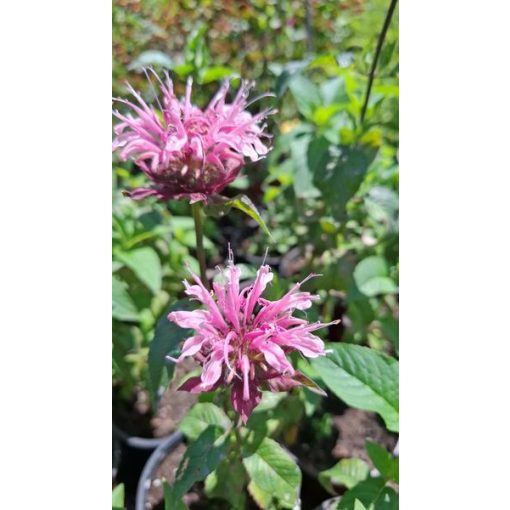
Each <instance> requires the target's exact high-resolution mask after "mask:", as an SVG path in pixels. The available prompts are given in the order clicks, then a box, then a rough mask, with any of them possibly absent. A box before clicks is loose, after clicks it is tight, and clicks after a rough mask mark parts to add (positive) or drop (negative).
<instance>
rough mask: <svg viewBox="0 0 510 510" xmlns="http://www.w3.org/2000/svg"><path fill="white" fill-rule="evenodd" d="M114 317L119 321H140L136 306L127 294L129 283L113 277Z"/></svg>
mask: <svg viewBox="0 0 510 510" xmlns="http://www.w3.org/2000/svg"><path fill="white" fill-rule="evenodd" d="M112 317H113V318H114V319H117V320H119V321H133V322H134V321H138V319H139V315H138V310H137V309H136V306H135V304H134V302H133V300H132V299H131V296H130V295H129V294H128V292H127V283H126V282H123V281H121V280H119V279H118V278H117V277H116V276H112Z"/></svg>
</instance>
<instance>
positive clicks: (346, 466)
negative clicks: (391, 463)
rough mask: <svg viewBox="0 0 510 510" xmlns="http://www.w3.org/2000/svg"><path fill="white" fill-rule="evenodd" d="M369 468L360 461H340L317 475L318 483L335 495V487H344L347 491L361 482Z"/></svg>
mask: <svg viewBox="0 0 510 510" xmlns="http://www.w3.org/2000/svg"><path fill="white" fill-rule="evenodd" d="M369 471H370V468H369V466H368V464H367V463H366V462H364V461H363V460H361V459H355V458H353V459H342V460H341V461H340V462H338V463H337V464H335V465H334V466H333V467H331V468H329V469H326V470H325V471H321V472H320V473H319V482H320V483H321V484H322V486H323V487H324V488H325V489H326V490H327V491H328V492H330V493H331V494H336V493H337V492H336V491H335V488H334V486H335V485H345V486H346V487H347V488H348V489H351V488H352V487H354V486H355V485H356V484H357V483H359V482H361V481H363V480H365V479H366V477H367V476H368V473H369Z"/></svg>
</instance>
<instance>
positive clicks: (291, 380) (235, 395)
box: [168, 261, 338, 423]
mask: <svg viewBox="0 0 510 510" xmlns="http://www.w3.org/2000/svg"><path fill="white" fill-rule="evenodd" d="M192 276H193V279H194V281H195V285H190V284H189V283H188V282H186V281H185V282H184V284H185V287H186V294H188V295H189V296H193V297H194V298H196V299H198V301H200V302H201V303H202V304H203V305H204V306H205V309H199V310H195V311H177V312H172V313H170V314H169V316H168V318H169V320H171V321H173V322H175V323H176V324H178V325H179V326H180V327H182V328H192V329H194V330H195V333H196V334H195V336H192V337H191V338H188V339H187V340H186V341H185V342H184V345H183V347H182V352H181V354H180V356H179V358H178V359H173V358H170V359H172V360H173V361H176V362H179V361H182V360H183V359H184V358H186V357H187V356H191V357H193V358H194V359H195V360H196V361H197V362H198V363H199V364H200V365H201V366H202V373H201V375H200V376H197V377H191V378H190V379H188V380H187V381H185V383H184V384H183V385H182V386H181V388H180V389H182V390H186V391H190V392H193V393H199V392H203V391H211V390H213V389H216V388H218V387H219V386H221V385H231V386H232V393H231V399H232V405H233V407H234V409H235V410H236V411H237V412H238V413H239V414H240V416H241V419H242V421H243V422H244V423H246V421H247V420H248V417H249V416H250V414H251V412H252V411H253V409H254V408H255V406H257V404H258V403H259V402H260V399H261V396H262V394H261V389H266V390H271V391H286V390H289V389H291V388H293V387H295V386H299V385H306V386H311V387H316V385H315V384H314V383H313V381H311V380H310V379H308V378H307V377H306V376H304V374H302V373H300V372H298V371H297V370H295V369H294V367H293V366H292V364H291V363H290V362H289V360H288V359H287V356H286V355H287V354H289V353H290V352H292V351H299V352H300V353H301V354H303V355H304V356H306V357H309V358H315V357H317V356H323V355H324V354H326V351H325V350H324V343H323V342H322V340H321V339H320V338H318V337H317V336H315V335H313V334H312V332H313V331H315V330H317V329H319V328H323V327H325V326H328V325H329V324H323V323H320V322H316V323H313V324H310V323H308V321H307V320H305V319H303V318H298V317H293V315H292V314H293V312H294V311H295V310H306V309H307V308H310V306H312V301H314V300H316V299H318V296H315V295H312V294H310V293H309V292H302V291H300V286H301V284H302V283H304V281H306V280H304V281H303V282H301V283H297V284H296V285H294V286H293V287H292V288H291V289H290V291H289V292H288V293H287V294H285V295H284V296H283V297H282V298H280V299H278V300H277V301H268V300H267V299H264V298H262V297H261V296H262V293H263V292H264V290H265V288H266V286H267V284H268V283H269V282H270V281H271V280H272V278H273V274H272V273H271V270H270V268H269V266H267V265H263V266H261V267H260V269H259V270H258V272H257V277H256V279H255V281H254V283H253V285H251V286H250V287H247V288H245V289H243V290H240V285H239V277H240V271H239V269H238V268H237V267H236V266H235V265H234V264H233V262H232V261H229V264H228V265H227V268H226V269H225V270H224V279H225V283H224V284H221V283H214V284H213V289H214V292H212V293H211V292H209V291H208V290H207V289H206V288H205V287H204V285H203V283H202V282H201V281H200V278H199V277H198V276H196V275H195V274H193V273H192ZM311 276H313V275H311ZM311 276H310V277H311ZM310 277H308V278H310ZM308 278H307V279H308ZM337 322H338V321H334V322H332V323H330V324H336V323H337ZM316 388H317V389H318V387H316Z"/></svg>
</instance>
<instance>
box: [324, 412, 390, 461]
mask: <svg viewBox="0 0 510 510" xmlns="http://www.w3.org/2000/svg"><path fill="white" fill-rule="evenodd" d="M333 426H334V427H335V428H336V429H337V430H338V432H339V434H338V439H337V442H336V444H335V446H334V448H333V451H332V455H333V457H335V459H344V458H349V457H358V458H360V459H363V460H365V461H367V462H369V463H371V462H370V459H369V457H368V455H367V453H366V450H365V440H367V439H370V440H371V441H374V442H376V443H379V444H380V445H382V446H384V447H385V448H386V449H387V450H389V451H393V449H394V448H395V445H396V444H397V436H396V435H395V434H392V433H391V432H388V431H387V430H386V429H385V428H384V425H382V424H381V421H380V419H379V418H378V416H377V415H376V414H374V413H369V412H366V411H361V410H359V409H352V408H351V409H347V410H346V411H345V412H344V413H343V414H342V415H341V416H334V417H333Z"/></svg>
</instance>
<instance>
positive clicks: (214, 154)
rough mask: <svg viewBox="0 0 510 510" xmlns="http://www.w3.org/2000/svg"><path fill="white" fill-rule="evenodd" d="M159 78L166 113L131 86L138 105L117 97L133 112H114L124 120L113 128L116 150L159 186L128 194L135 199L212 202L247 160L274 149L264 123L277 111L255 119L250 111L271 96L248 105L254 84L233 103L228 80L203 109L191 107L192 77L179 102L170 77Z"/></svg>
mask: <svg viewBox="0 0 510 510" xmlns="http://www.w3.org/2000/svg"><path fill="white" fill-rule="evenodd" d="M154 74H155V73H154ZM147 76H148V75H147ZM155 76H156V79H157V80H158V82H159V86H160V89H161V94H162V103H161V102H160V101H159V99H158V98H157V97H156V100H157V103H158V105H159V109H160V112H161V113H159V112H158V111H157V110H156V109H155V108H153V107H152V106H149V105H147V103H146V102H145V101H144V100H143V99H142V97H141V96H140V94H138V93H137V92H136V91H135V90H134V89H133V88H132V87H131V86H130V85H129V84H128V87H129V90H130V92H131V94H132V95H133V96H134V98H135V99H136V102H131V101H127V100H125V99H115V101H117V102H119V103H123V104H125V105H126V106H127V107H128V108H129V109H130V110H131V113H129V114H126V115H124V114H122V113H120V112H119V111H116V110H115V111H114V112H113V113H114V115H115V116H116V117H117V118H118V119H119V120H120V121H121V122H120V123H119V124H117V125H116V126H115V128H114V132H115V135H116V136H115V138H114V141H113V149H114V150H120V157H121V159H122V160H127V159H133V160H134V161H135V162H136V164H137V165H138V166H139V167H140V168H141V169H142V170H143V172H144V173H145V174H146V175H147V176H148V177H149V179H150V180H151V181H152V182H153V184H154V186H153V187H151V188H137V189H135V190H133V191H132V192H131V193H129V195H130V196H131V197H132V198H134V199H142V198H145V197H147V196H151V195H152V196H156V197H158V198H161V199H164V200H168V199H170V198H183V197H186V198H190V199H191V201H192V202H194V201H200V200H207V198H208V196H210V195H212V194H214V193H218V192H220V191H221V190H222V189H223V188H224V187H225V186H226V185H227V184H229V183H230V182H232V181H233V180H234V179H235V178H236V177H237V175H238V174H239V172H240V170H241V168H242V166H243V165H244V162H245V158H249V159H250V160H251V161H257V160H259V159H260V158H262V157H264V156H265V155H266V154H267V152H268V151H269V149H268V147H267V146H266V145H264V143H262V140H263V139H264V138H270V136H269V135H268V134H266V133H265V132H264V129H265V127H266V126H265V125H261V121H263V119H265V118H266V117H267V116H268V115H269V114H270V113H272V111H271V109H266V110H264V111H262V112H261V113H258V114H257V115H252V114H251V113H250V112H249V111H247V107H248V106H249V105H250V104H252V103H253V102H254V101H256V100H258V99H260V98H261V97H265V96H269V95H271V94H263V95H262V96H259V97H257V98H255V99H254V100H252V101H251V102H250V103H248V102H247V99H248V95H249V91H250V88H251V87H252V86H253V84H252V83H248V82H242V84H241V86H240V88H239V90H238V92H237V94H236V96H235V98H234V100H233V102H232V103H227V102H226V99H227V93H228V90H229V82H225V83H224V84H223V85H222V86H221V88H220V89H219V91H218V92H217V93H216V95H215V96H214V97H213V99H212V101H211V102H210V103H209V105H208V106H207V108H206V109H205V110H203V111H202V110H201V109H200V108H198V107H196V106H194V105H193V104H192V103H191V87H192V82H191V79H189V80H188V83H187V87H186V94H185V97H184V98H182V99H180V100H179V99H178V98H177V97H176V96H175V94H174V90H173V84H172V81H171V79H170V77H169V76H168V74H166V80H165V83H163V81H161V80H160V78H159V77H158V76H157V75H156V74H155ZM148 79H149V82H150V84H151V86H152V82H151V81H150V78H149V76H148ZM152 88H153V90H154V92H155V88H154V87H152ZM155 94H156V92H155Z"/></svg>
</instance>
